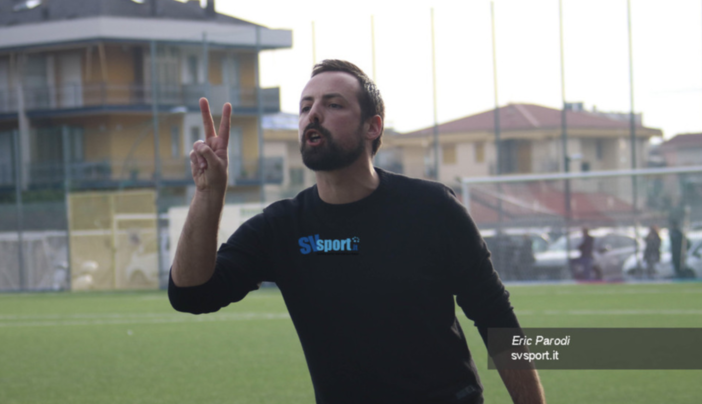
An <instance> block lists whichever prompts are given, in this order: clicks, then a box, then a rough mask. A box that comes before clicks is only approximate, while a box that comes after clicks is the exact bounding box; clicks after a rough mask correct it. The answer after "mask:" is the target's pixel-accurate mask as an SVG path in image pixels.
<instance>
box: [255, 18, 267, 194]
mask: <svg viewBox="0 0 702 404" xmlns="http://www.w3.org/2000/svg"><path fill="white" fill-rule="evenodd" d="M260 54H261V27H260V26H256V59H254V61H255V63H256V66H255V68H254V74H255V80H256V114H257V115H256V130H257V131H258V177H259V179H260V181H261V196H260V198H261V203H265V202H266V173H265V172H264V167H263V165H264V155H263V149H264V147H265V145H264V142H263V122H261V121H262V120H263V100H261V74H260V72H259V68H260V64H259V59H260Z"/></svg>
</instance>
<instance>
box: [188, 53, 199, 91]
mask: <svg viewBox="0 0 702 404" xmlns="http://www.w3.org/2000/svg"><path fill="white" fill-rule="evenodd" d="M198 76H199V75H198V66H197V56H195V55H191V56H188V84H196V83H198V82H199V81H200V80H199V78H198Z"/></svg>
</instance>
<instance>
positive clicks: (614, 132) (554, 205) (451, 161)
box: [379, 103, 662, 224]
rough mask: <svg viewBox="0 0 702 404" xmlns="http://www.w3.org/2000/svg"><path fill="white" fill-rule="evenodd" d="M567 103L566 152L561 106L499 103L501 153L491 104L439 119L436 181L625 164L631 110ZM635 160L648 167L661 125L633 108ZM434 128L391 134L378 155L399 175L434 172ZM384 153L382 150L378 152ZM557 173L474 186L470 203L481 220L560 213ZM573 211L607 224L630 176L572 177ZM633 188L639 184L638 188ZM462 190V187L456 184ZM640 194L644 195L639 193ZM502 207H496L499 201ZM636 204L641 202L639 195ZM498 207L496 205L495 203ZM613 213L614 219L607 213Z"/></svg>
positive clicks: (625, 199)
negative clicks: (648, 122)
mask: <svg viewBox="0 0 702 404" xmlns="http://www.w3.org/2000/svg"><path fill="white" fill-rule="evenodd" d="M569 107H570V108H569V109H568V110H567V111H566V123H567V128H566V130H567V135H568V136H567V144H566V150H567V155H566V156H564V153H563V143H562V126H561V122H562V121H561V110H557V109H553V108H547V107H544V106H540V105H534V104H509V105H506V106H503V107H500V108H499V111H498V114H497V115H498V117H499V130H500V158H499V161H498V158H497V154H498V153H497V147H496V142H495V124H496V119H495V111H494V110H489V111H486V112H482V113H478V114H475V115H471V116H467V117H464V118H460V119H457V120H454V121H451V122H446V123H443V124H441V125H438V137H439V164H438V166H439V177H438V178H439V181H441V182H443V183H445V184H446V185H448V186H450V187H453V188H454V189H456V190H457V191H460V185H459V179H460V178H464V177H488V176H493V175H510V174H511V175H518V174H547V173H557V172H563V171H564V168H565V167H564V165H565V164H566V157H567V160H568V164H569V167H568V171H570V172H585V171H608V170H627V169H630V168H631V166H632V165H631V158H632V154H631V140H630V115H629V114H621V113H607V112H601V111H597V110H591V111H588V110H585V109H584V108H583V106H582V103H575V104H571V105H570V106H569ZM635 130H636V132H635V133H636V142H635V156H636V157H635V158H636V167H646V165H647V161H646V159H647V156H648V147H649V140H650V138H652V137H661V136H662V132H661V131H660V130H659V129H654V128H649V127H645V126H643V124H642V121H641V115H640V114H637V115H635ZM433 133H434V128H433V127H428V128H424V129H420V130H417V131H414V132H411V133H404V134H390V136H387V137H386V138H385V139H384V146H383V149H381V153H379V160H380V161H382V162H383V164H384V165H385V166H392V167H395V171H400V172H402V173H404V174H405V175H408V176H412V177H419V178H429V179H433V178H434V149H433V144H434V137H433ZM381 154H382V155H381ZM564 184H565V183H564V182H563V181H553V182H549V183H547V184H546V183H540V184H534V183H524V184H514V185H509V186H503V187H502V188H501V189H497V188H496V187H494V186H493V187H490V186H489V185H486V186H483V187H478V188H476V189H475V192H473V193H472V194H471V206H472V207H473V208H474V209H479V213H478V214H476V216H475V217H476V218H477V220H478V221H479V222H481V223H483V224H484V223H493V224H494V223H495V222H497V221H498V218H499V216H500V215H502V214H504V215H507V216H510V217H511V220H517V219H518V218H520V219H524V220H527V221H528V220H529V219H534V218H536V217H538V218H539V220H542V217H543V216H544V215H545V216H548V217H553V218H559V217H563V216H564V215H565V213H564V208H563V207H564V204H565V202H564V198H566V191H565V189H564V187H565V185H564ZM570 187H571V189H570V191H568V192H570V197H568V198H569V199H570V200H571V210H572V217H573V218H576V219H577V218H582V219H583V220H590V221H591V222H592V223H594V222H597V223H603V224H607V223H608V222H607V220H610V219H611V217H614V216H611V217H605V212H606V215H615V216H616V215H617V214H619V213H622V214H624V213H626V214H628V213H629V212H631V210H632V208H631V206H632V203H635V199H634V198H632V195H633V189H632V181H631V179H630V178H629V177H621V178H618V179H601V180H588V181H572V182H571V183H570ZM638 192H639V193H641V192H642V190H639V191H638ZM459 197H460V192H459ZM641 199H643V198H641ZM500 203H501V204H502V205H501V206H502V207H501V208H497V207H498V206H499V204H500ZM638 203H639V204H640V202H638ZM500 209H501V210H502V212H498V210H500ZM612 220H613V219H612Z"/></svg>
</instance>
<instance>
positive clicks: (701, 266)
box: [687, 232, 702, 278]
mask: <svg viewBox="0 0 702 404" xmlns="http://www.w3.org/2000/svg"><path fill="white" fill-rule="evenodd" d="M700 234H702V232H700ZM689 238H690V242H691V243H692V246H691V247H690V248H689V249H688V252H687V268H689V269H691V270H692V271H694V273H695V277H697V278H702V235H701V236H700V237H698V238H697V239H696V241H692V238H691V237H689Z"/></svg>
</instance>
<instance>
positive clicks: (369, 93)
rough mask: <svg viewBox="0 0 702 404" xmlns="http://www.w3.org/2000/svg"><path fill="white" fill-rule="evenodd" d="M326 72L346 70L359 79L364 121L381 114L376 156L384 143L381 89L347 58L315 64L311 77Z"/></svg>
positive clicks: (383, 105) (359, 97)
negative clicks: (346, 59)
mask: <svg viewBox="0 0 702 404" xmlns="http://www.w3.org/2000/svg"><path fill="white" fill-rule="evenodd" d="M324 72H345V73H348V74H350V75H352V76H354V77H355V78H356V80H358V84H360V87H361V90H360V91H359V92H358V94H357V96H358V104H359V105H360V106H361V121H362V122H365V120H366V119H368V118H371V117H373V116H376V115H380V119H381V122H382V123H381V126H380V136H378V138H377V139H375V140H374V141H373V148H372V153H371V156H375V153H377V152H378V149H380V145H381V144H382V143H383V141H382V137H383V130H384V128H385V103H384V102H383V97H382V96H381V95H380V90H378V87H376V85H375V83H374V82H373V80H371V79H370V78H369V77H368V76H367V75H366V74H365V73H364V72H363V70H361V69H360V68H359V67H358V66H356V65H355V64H353V63H351V62H347V61H345V60H338V59H325V60H323V61H322V62H321V63H317V64H316V65H314V68H312V76H311V77H314V76H316V75H318V74H320V73H324Z"/></svg>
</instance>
